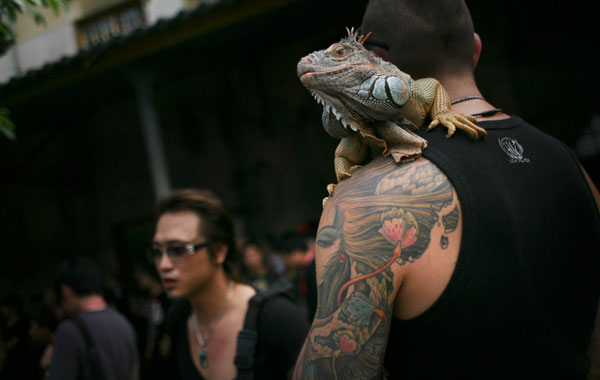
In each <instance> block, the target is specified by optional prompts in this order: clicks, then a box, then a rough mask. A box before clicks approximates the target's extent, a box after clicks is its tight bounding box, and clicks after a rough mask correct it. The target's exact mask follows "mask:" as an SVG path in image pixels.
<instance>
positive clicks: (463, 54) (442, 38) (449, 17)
mask: <svg viewBox="0 0 600 380" xmlns="http://www.w3.org/2000/svg"><path fill="white" fill-rule="evenodd" d="M369 32H371V33H372V34H371V36H370V37H369V39H368V40H367V41H366V42H365V46H366V47H369V44H372V45H371V46H380V47H382V48H384V49H386V50H387V51H388V55H389V59H390V61H391V63H393V64H394V65H396V66H397V67H398V68H399V69H400V70H402V71H404V72H406V73H408V74H409V75H411V76H412V77H413V78H414V79H420V78H426V77H434V78H436V77H438V78H439V77H442V76H444V75H446V74H454V75H465V74H468V75H472V72H473V46H474V45H473V32H474V29H473V21H472V19H471V14H470V13H469V9H468V8H467V5H466V3H465V2H464V0H369V3H368V4H367V8H366V10H365V14H364V16H363V21H362V25H361V33H363V34H367V33H369Z"/></svg>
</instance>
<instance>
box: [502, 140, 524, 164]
mask: <svg viewBox="0 0 600 380" xmlns="http://www.w3.org/2000/svg"><path fill="white" fill-rule="evenodd" d="M498 144H499V145H500V148H502V150H503V151H504V153H506V154H508V156H509V157H510V163H511V164H514V163H518V162H530V160H529V158H525V157H523V147H522V146H521V144H519V142H518V141H517V140H515V139H512V138H510V137H500V138H498Z"/></svg>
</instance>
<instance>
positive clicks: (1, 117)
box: [0, 108, 16, 140]
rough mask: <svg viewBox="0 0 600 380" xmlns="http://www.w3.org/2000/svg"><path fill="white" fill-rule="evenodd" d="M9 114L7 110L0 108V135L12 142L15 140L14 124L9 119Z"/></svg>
mask: <svg viewBox="0 0 600 380" xmlns="http://www.w3.org/2000/svg"><path fill="white" fill-rule="evenodd" d="M9 114H10V111H9V110H8V108H0V134H2V135H4V136H5V137H6V138H8V139H10V140H14V139H15V138H16V135H15V124H14V123H13V122H12V120H11V119H10V117H9Z"/></svg>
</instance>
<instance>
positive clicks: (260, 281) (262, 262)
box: [242, 240, 279, 292]
mask: <svg viewBox="0 0 600 380" xmlns="http://www.w3.org/2000/svg"><path fill="white" fill-rule="evenodd" d="M269 256H270V255H269V254H268V253H267V252H266V249H265V248H264V246H262V245H261V244H260V243H258V242H257V241H254V240H250V241H248V242H247V243H246V244H245V245H244V246H243V247H242V282H243V283H244V284H247V285H250V286H252V287H253V288H254V289H256V290H258V291H261V292H265V291H266V290H267V289H269V287H270V286H271V284H273V283H274V282H275V281H276V280H277V279H278V278H279V276H278V275H277V273H275V271H274V270H273V269H272V268H271V266H270V265H269Z"/></svg>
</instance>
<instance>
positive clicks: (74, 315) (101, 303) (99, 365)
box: [49, 257, 139, 380]
mask: <svg viewBox="0 0 600 380" xmlns="http://www.w3.org/2000/svg"><path fill="white" fill-rule="evenodd" d="M54 284H55V289H56V292H57V296H58V298H59V299H60V304H61V307H62V308H63V309H64V311H65V313H66V315H67V316H69V318H67V319H65V320H63V321H62V322H61V323H60V324H59V325H58V328H57V329H56V336H55V340H54V348H53V351H52V360H51V363H50V373H49V379H51V380H76V379H82V378H83V379H106V380H113V379H114V380H132V379H137V377H138V374H139V357H138V349H137V343H136V335H135V331H134V329H133V326H132V325H131V323H130V322H129V321H128V320H127V319H126V318H125V317H124V316H123V315H122V314H121V313H120V312H118V311H117V310H115V309H113V308H111V307H109V306H108V304H107V303H106V300H105V299H104V296H103V293H104V276H103V273H102V271H101V270H100V268H99V267H98V266H97V265H96V263H94V261H92V260H91V259H89V258H85V257H77V258H73V259H71V260H68V261H66V262H65V263H63V264H62V265H61V266H60V268H59V270H58V272H57V274H56V279H55V283H54Z"/></svg>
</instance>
